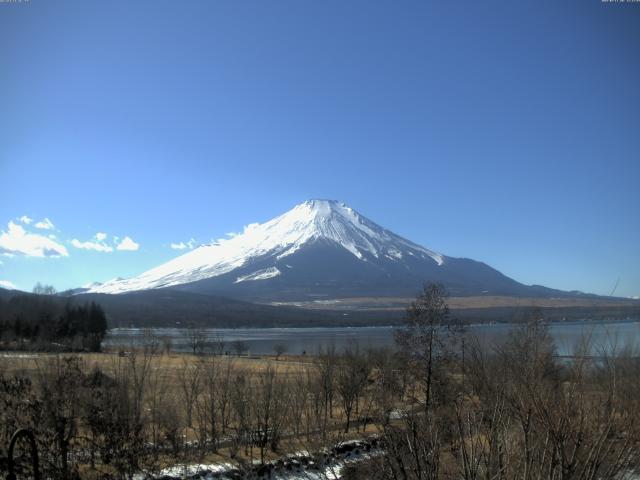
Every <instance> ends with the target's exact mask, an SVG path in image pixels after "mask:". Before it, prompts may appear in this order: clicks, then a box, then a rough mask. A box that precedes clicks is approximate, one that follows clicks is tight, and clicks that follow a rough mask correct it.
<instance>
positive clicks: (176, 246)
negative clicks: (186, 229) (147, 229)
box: [171, 238, 196, 250]
mask: <svg viewBox="0 0 640 480" xmlns="http://www.w3.org/2000/svg"><path fill="white" fill-rule="evenodd" d="M195 246H196V240H195V238H192V239H191V240H189V241H188V242H186V243H185V242H180V243H172V244H171V248H173V249H174V250H184V249H186V248H188V249H189V250H192V249H193V247H195Z"/></svg>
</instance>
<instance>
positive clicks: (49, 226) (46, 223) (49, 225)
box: [34, 217, 55, 230]
mask: <svg viewBox="0 0 640 480" xmlns="http://www.w3.org/2000/svg"><path fill="white" fill-rule="evenodd" d="M34 227H36V228H41V229H42V230H53V229H54V228H55V226H54V225H53V222H52V221H51V220H49V219H48V218H46V217H45V219H44V220H40V221H39V222H38V223H36V224H35V225H34Z"/></svg>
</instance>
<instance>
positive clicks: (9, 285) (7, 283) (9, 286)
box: [0, 280, 18, 290]
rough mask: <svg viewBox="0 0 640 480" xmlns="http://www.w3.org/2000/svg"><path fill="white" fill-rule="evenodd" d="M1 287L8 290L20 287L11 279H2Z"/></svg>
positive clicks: (0, 281)
mask: <svg viewBox="0 0 640 480" xmlns="http://www.w3.org/2000/svg"><path fill="white" fill-rule="evenodd" d="M0 288H6V289H7V290H18V287H16V286H15V285H14V284H13V283H11V282H10V281H9V280H0Z"/></svg>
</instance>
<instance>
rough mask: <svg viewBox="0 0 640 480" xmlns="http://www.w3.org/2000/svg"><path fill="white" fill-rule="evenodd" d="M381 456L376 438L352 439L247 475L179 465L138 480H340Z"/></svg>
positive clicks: (226, 467) (225, 466)
mask: <svg viewBox="0 0 640 480" xmlns="http://www.w3.org/2000/svg"><path fill="white" fill-rule="evenodd" d="M378 454H380V450H379V448H378V442H377V440H376V439H374V440H373V441H370V440H351V441H348V442H342V443H340V444H338V445H336V446H335V447H334V448H333V449H332V450H331V451H328V452H324V453H320V454H315V455H310V454H309V453H308V452H298V453H295V454H293V455H290V456H288V457H283V458H281V459H280V460H277V461H274V462H270V463H267V464H265V465H255V466H254V467H253V468H252V469H251V470H250V471H248V472H245V471H241V470H240V469H238V468H237V467H236V466H234V465H232V464H230V463H219V464H191V465H175V466H173V467H170V468H166V469H164V470H162V471H160V472H159V473H158V474H155V475H149V474H144V473H140V474H138V475H135V476H134V480H149V479H163V480H170V479H219V480H236V479H247V480H254V479H255V480H267V479H269V480H337V479H339V478H342V470H343V468H344V467H345V466H347V465H348V464H350V463H356V462H360V461H362V460H365V459H367V458H371V457H372V456H375V455H378Z"/></svg>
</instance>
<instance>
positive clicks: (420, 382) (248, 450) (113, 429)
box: [0, 285, 640, 480]
mask: <svg viewBox="0 0 640 480" xmlns="http://www.w3.org/2000/svg"><path fill="white" fill-rule="evenodd" d="M220 342H222V340H220ZM163 343H166V342H163V341H161V340H160V339H153V338H150V339H148V341H146V342H145V343H144V347H143V348H141V349H138V350H135V349H132V350H131V352H129V353H127V354H123V355H111V356H108V355H104V356H102V357H101V358H102V359H103V361H102V362H100V363H99V365H98V364H91V363H90V360H89V357H78V356H71V357H64V356H42V357H38V358H37V360H36V361H35V362H36V366H35V367H36V368H32V369H29V370H25V371H23V372H21V371H20V370H16V369H13V370H11V371H9V370H8V369H7V371H2V366H1V365H2V364H0V449H1V450H0V474H1V475H3V476H4V475H5V474H6V472H5V470H6V451H5V450H4V449H5V448H6V445H7V444H8V439H9V437H10V436H11V434H12V433H13V432H14V431H15V430H16V429H17V428H20V427H27V428H30V429H32V430H33V431H34V432H35V433H36V436H37V439H38V444H39V450H40V455H41V464H42V468H43V470H44V472H45V477H47V478H61V479H70V478H77V477H82V478H132V476H133V475H134V474H135V473H139V472H148V473H150V474H155V473H158V472H160V471H161V469H162V468H163V467H166V466H169V465H172V464H178V463H181V464H182V463H201V462H203V461H211V459H212V458H217V459H223V458H224V459H227V460H231V461H233V462H235V463H236V464H237V465H238V466H239V467H240V468H242V467H244V466H250V465H251V464H252V462H253V461H258V462H266V461H267V460H268V459H270V458H274V457H275V456H278V455H284V454H287V453H291V452H293V451H298V450H300V449H306V450H309V451H314V450H315V451H319V450H321V449H322V448H323V447H329V446H331V445H334V444H335V443H336V442H338V441H340V440H341V439H345V438H347V437H348V436H353V437H358V436H364V435H371V434H376V435H378V436H379V439H380V442H379V443H380V444H381V445H382V448H383V453H382V454H380V455H377V456H374V457H372V458H370V459H368V460H367V461H363V462H361V463H359V464H357V465H352V466H350V467H349V468H347V469H345V470H344V475H345V476H346V477H347V478H371V479H403V480H405V479H406V480H410V479H411V480H413V479H437V478H443V479H461V480H476V479H482V480H493V479H496V480H511V479H522V480H556V479H562V480H569V479H594V480H595V479H612V480H613V479H615V480H618V479H624V478H627V477H628V478H632V477H631V475H632V472H633V470H634V469H635V468H636V466H637V461H638V454H637V452H638V447H639V446H640V443H639V441H638V440H639V439H640V432H639V430H638V424H637V420H636V418H637V417H638V413H640V395H639V394H640V363H639V362H638V361H637V358H636V355H635V353H634V352H633V351H630V350H625V349H622V350H612V349H609V350H607V351H603V352H600V353H599V354H597V355H594V353H593V349H592V348H591V346H590V344H589V339H585V341H584V343H583V344H581V345H578V346H577V347H576V352H575V355H574V357H573V358H572V359H571V360H569V361H566V360H562V359H558V358H557V357H556V356H555V349H554V345H553V341H552V339H551V337H550V336H549V333H548V331H547V328H546V327H545V326H544V324H542V323H541V322H540V321H539V320H538V319H533V320H532V322H531V323H529V324H527V325H524V326H522V327H520V328H517V329H515V330H514V331H513V333H512V334H511V335H510V337H509V338H508V340H507V341H506V342H505V343H503V344H501V345H499V346H496V347H495V348H487V347H486V346H482V345H480V343H479V342H477V341H476V340H474V339H473V338H470V337H468V336H465V333H464V332H463V331H462V330H461V329H460V328H459V327H458V326H457V325H455V323H454V322H452V321H451V319H450V318H449V316H448V310H447V305H446V297H445V295H444V292H443V291H442V289H441V288H439V287H437V286H433V285H431V286H427V287H426V288H425V290H424V292H423V293H422V295H420V296H419V297H418V298H417V299H416V301H415V302H414V303H413V304H412V305H411V307H410V309H409V311H408V315H407V324H406V328H405V329H403V330H402V331H400V332H399V333H398V336H397V345H398V347H399V348H397V349H395V350H385V349H379V350H372V349H365V348H362V347H360V346H359V345H358V344H357V343H352V344H349V345H348V346H347V347H346V348H345V349H343V350H341V351H337V350H336V349H335V348H334V347H331V346H329V347H326V348H323V349H321V350H320V351H319V352H317V354H316V355H315V356H313V357H311V356H309V358H305V359H304V362H302V359H298V360H294V361H291V360H288V361H282V360H275V359H274V360H251V359H246V358H239V357H233V356H228V355H213V354H200V352H198V351H197V349H196V351H195V353H197V355H176V354H174V355H168V354H167V353H166V350H167V348H166V345H163ZM195 343H196V340H195V339H194V344H195ZM220 352H222V350H221V349H220ZM280 355H281V353H278V352H276V357H277V358H279V357H280ZM18 453H20V451H19V452H18ZM22 453H24V452H22ZM19 465H20V466H21V468H22V469H23V471H22V473H23V474H27V475H28V466H27V462H24V461H21V462H19Z"/></svg>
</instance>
